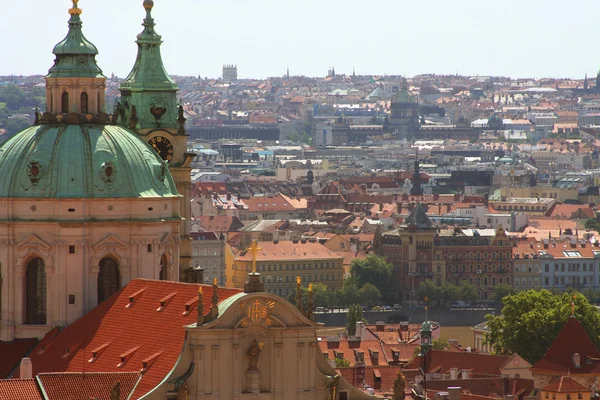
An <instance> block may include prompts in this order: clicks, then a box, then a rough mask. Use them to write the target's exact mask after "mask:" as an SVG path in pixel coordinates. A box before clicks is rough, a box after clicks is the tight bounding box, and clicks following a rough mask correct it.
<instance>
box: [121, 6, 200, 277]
mask: <svg viewBox="0 0 600 400" xmlns="http://www.w3.org/2000/svg"><path fill="white" fill-rule="evenodd" d="M143 6H144V9H145V11H146V18H145V19H144V22H143V24H142V26H143V27H144V30H143V31H142V33H140V34H139V35H138V36H137V40H136V43H137V46H138V53H137V58H136V60H135V65H134V66H133V69H132V70H131V72H130V73H129V75H128V76H127V78H125V80H124V81H123V82H122V83H121V87H120V90H121V101H120V102H118V103H117V105H116V107H115V110H114V114H113V115H114V118H115V119H116V122H117V124H119V125H122V126H124V127H127V128H129V129H130V130H132V131H134V132H135V133H137V134H138V135H140V136H141V137H142V138H143V139H144V140H145V141H146V142H148V144H149V145H150V146H152V148H154V150H155V151H156V152H157V153H158V154H159V155H160V157H161V158H162V159H163V162H164V163H165V164H166V165H168V167H169V170H170V171H171V175H172V176H173V179H174V180H175V184H176V187H177V191H178V192H179V193H180V194H181V195H182V197H181V200H180V214H181V217H182V222H181V227H180V234H181V244H180V255H181V257H180V260H179V265H180V271H181V276H180V280H184V279H183V278H182V277H185V276H186V273H187V270H188V269H190V268H191V267H192V265H191V263H192V241H191V240H192V239H191V235H190V230H191V220H190V217H191V209H190V198H191V177H190V172H191V163H192V160H193V158H194V157H195V154H193V153H189V152H188V151H187V141H188V136H189V135H188V133H187V132H186V130H185V117H184V115H183V106H182V105H181V104H178V101H177V92H178V91H179V87H178V86H177V84H176V83H175V81H173V79H171V77H170V76H169V74H168V73H167V71H166V69H165V67H164V65H163V62H162V57H161V53H160V45H161V44H162V37H161V36H160V35H159V34H158V33H156V31H155V30H154V26H155V24H154V19H153V18H152V9H153V7H154V1H153V0H144V2H143Z"/></svg>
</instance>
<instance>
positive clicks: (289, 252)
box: [236, 240, 343, 261]
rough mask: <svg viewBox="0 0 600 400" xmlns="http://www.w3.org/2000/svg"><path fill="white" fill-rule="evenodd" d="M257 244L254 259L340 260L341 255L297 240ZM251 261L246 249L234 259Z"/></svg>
mask: <svg viewBox="0 0 600 400" xmlns="http://www.w3.org/2000/svg"><path fill="white" fill-rule="evenodd" d="M258 246H259V247H261V248H262V250H260V251H259V252H258V253H257V254H256V261H273V260H276V261H279V260H281V261H284V260H294V261H296V260H299V259H302V260H322V259H331V260H333V261H336V260H339V261H342V259H343V257H342V256H340V255H339V254H337V253H335V252H334V251H331V250H329V249H328V248H327V247H325V246H323V245H322V244H320V243H311V242H306V243H302V242H297V243H294V242H292V241H289V240H282V241H279V242H278V243H273V242H259V243H258ZM239 260H241V261H251V260H252V254H251V253H250V252H248V251H244V252H241V253H240V254H239V255H238V256H237V257H236V261H239Z"/></svg>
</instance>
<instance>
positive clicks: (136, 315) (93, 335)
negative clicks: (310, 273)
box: [29, 279, 240, 398]
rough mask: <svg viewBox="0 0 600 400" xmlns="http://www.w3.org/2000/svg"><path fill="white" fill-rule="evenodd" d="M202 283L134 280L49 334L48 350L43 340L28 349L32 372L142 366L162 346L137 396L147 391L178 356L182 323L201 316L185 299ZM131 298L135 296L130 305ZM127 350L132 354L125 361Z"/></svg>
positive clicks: (207, 297)
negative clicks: (59, 329) (57, 332)
mask: <svg viewBox="0 0 600 400" xmlns="http://www.w3.org/2000/svg"><path fill="white" fill-rule="evenodd" d="M198 286H200V285H196V284H187V283H179V282H170V281H155V280H146V279H135V280H132V281H130V282H129V283H128V284H127V286H125V287H124V288H122V289H121V290H120V291H118V292H117V293H115V294H114V295H113V296H111V297H110V298H109V299H107V300H106V301H104V302H103V303H101V304H99V305H98V306H97V307H96V308H94V309H92V310H91V311H90V312H88V313H87V314H85V315H84V316H83V317H81V318H80V319H78V320H77V321H75V322H74V323H73V324H71V325H70V326H68V327H67V328H66V329H65V330H63V331H62V332H60V333H59V334H58V335H56V337H54V338H52V339H51V340H49V341H48V342H47V343H46V345H45V350H44V349H42V346H41V345H38V346H37V347H36V348H35V349H34V350H33V351H32V352H31V353H30V355H29V357H30V358H31V361H32V364H33V373H34V374H39V373H44V372H83V371H86V372H139V371H140V369H141V368H142V360H144V359H146V358H147V357H148V356H150V355H153V354H155V353H157V352H162V353H161V355H160V356H159V357H158V358H157V359H156V361H155V362H154V363H153V364H152V365H151V366H150V367H148V369H147V370H146V371H145V372H144V374H143V376H142V379H141V381H140V382H139V384H138V385H137V387H136V389H135V391H134V398H139V397H141V396H143V395H145V394H146V393H148V392H150V391H151V390H152V389H154V388H155V387H156V386H158V385H159V384H160V383H161V382H162V381H163V379H164V378H165V377H166V376H167V375H168V374H169V373H170V371H171V370H172V369H173V367H174V365H175V363H176V362H177V360H178V359H179V356H180V354H181V351H182V346H183V344H184V340H185V331H184V329H183V326H184V325H189V324H192V323H194V322H195V321H196V312H195V311H194V310H193V309H192V311H191V312H190V313H187V314H186V313H185V311H186V303H189V302H190V301H193V299H196V298H197V290H198ZM202 286H203V287H204V298H203V300H204V301H203V304H204V309H205V310H209V309H210V305H211V296H212V292H213V291H212V288H211V287H210V286H207V285H202ZM239 292H240V291H239V290H236V289H225V288H219V289H218V291H217V294H218V296H219V299H220V300H224V299H226V298H228V297H230V296H232V295H234V294H236V293H239ZM134 294H135V296H133V295H134ZM169 295H173V296H172V297H170V301H169V302H168V303H167V304H166V306H165V307H164V308H163V309H162V311H158V309H159V308H161V307H160V300H161V299H164V298H165V297H167V296H169ZM130 299H134V301H133V303H132V305H131V306H129V304H130ZM192 308H193V306H192ZM136 348H137V350H135V351H134V349H136ZM67 349H69V355H67ZM94 350H96V352H97V354H96V357H95V358H94V357H93V351H94ZM124 354H129V357H127V359H126V360H125V362H124V363H121V355H124ZM90 360H93V361H92V362H90ZM118 365H120V367H119V366H118Z"/></svg>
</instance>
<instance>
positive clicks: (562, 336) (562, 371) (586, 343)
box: [531, 318, 600, 375]
mask: <svg viewBox="0 0 600 400" xmlns="http://www.w3.org/2000/svg"><path fill="white" fill-rule="evenodd" d="M574 353H578V354H579V357H580V367H579V368H575V365H574V364H573V354H574ZM586 357H593V358H600V351H598V349H596V346H595V345H594V342H592V340H591V339H590V337H589V336H588V334H587V332H586V331H585V330H584V329H583V327H582V326H581V324H580V323H579V321H578V320H577V318H569V320H568V321H567V323H566V324H565V326H563V328H562V329H561V331H560V332H559V334H558V336H557V337H556V339H555V340H554V342H552V345H551V346H550V348H549V349H548V350H547V351H546V354H544V357H542V359H541V360H539V361H538V362H536V363H535V364H534V365H533V367H531V371H532V372H545V373H551V374H556V375H576V374H577V375H578V374H589V373H595V374H598V373H600V364H598V363H597V362H592V363H589V364H588V363H586V362H585V358H586Z"/></svg>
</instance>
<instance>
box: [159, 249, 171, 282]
mask: <svg viewBox="0 0 600 400" xmlns="http://www.w3.org/2000/svg"><path fill="white" fill-rule="evenodd" d="M168 278H169V275H168V274H167V255H166V254H163V256H162V257H161V258H160V273H159V274H158V279H160V280H161V281H166V280H168Z"/></svg>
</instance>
